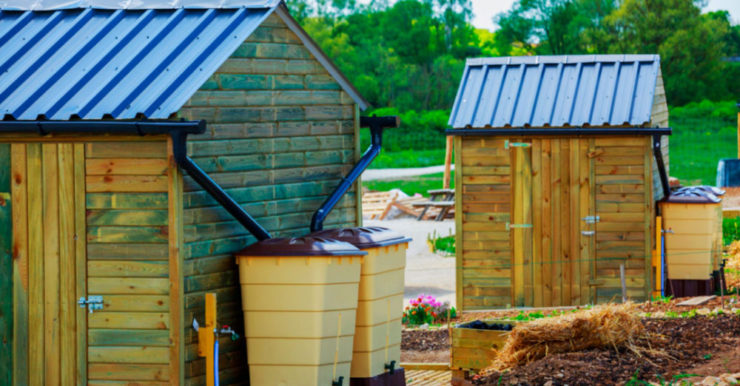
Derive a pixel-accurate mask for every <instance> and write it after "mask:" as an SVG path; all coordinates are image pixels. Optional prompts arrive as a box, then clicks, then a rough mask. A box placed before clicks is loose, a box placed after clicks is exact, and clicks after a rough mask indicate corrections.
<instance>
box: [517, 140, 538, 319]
mask: <svg viewBox="0 0 740 386" xmlns="http://www.w3.org/2000/svg"><path fill="white" fill-rule="evenodd" d="M519 149H520V150H521V153H522V156H521V157H522V162H523V165H522V179H523V180H522V186H523V187H524V190H523V197H522V225H524V226H528V228H519V230H520V232H521V233H522V251H523V254H524V261H523V267H522V268H523V269H524V275H525V276H524V304H525V305H527V306H531V305H532V304H533V303H534V296H533V295H534V286H535V283H533V281H532V280H533V279H534V270H535V269H536V268H535V267H534V265H533V264H532V257H533V252H534V251H533V248H532V247H533V240H532V233H533V231H534V229H533V228H532V225H533V221H532V148H531V147H525V148H519Z"/></svg>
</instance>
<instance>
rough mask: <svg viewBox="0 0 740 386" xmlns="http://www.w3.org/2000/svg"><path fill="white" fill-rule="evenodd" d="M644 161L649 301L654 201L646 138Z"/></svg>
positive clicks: (649, 146)
mask: <svg viewBox="0 0 740 386" xmlns="http://www.w3.org/2000/svg"><path fill="white" fill-rule="evenodd" d="M644 140H645V151H644V153H645V161H644V165H643V168H644V172H645V178H644V179H643V184H644V186H645V214H644V220H643V221H644V229H645V238H644V240H645V241H644V242H645V249H644V251H645V253H644V254H643V256H644V257H643V271H644V278H645V285H644V291H645V294H644V296H645V299H649V298H650V296H651V294H652V290H653V286H652V283H653V281H652V280H650V273H651V272H652V269H651V264H650V260H651V252H652V249H653V245H652V244H653V243H652V240H653V238H652V237H651V236H652V235H653V227H654V226H655V225H654V221H653V219H654V218H655V201H654V200H653V184H652V180H653V179H652V178H653V177H652V176H653V157H652V138H650V137H646V138H645V139H644ZM645 299H643V300H645Z"/></svg>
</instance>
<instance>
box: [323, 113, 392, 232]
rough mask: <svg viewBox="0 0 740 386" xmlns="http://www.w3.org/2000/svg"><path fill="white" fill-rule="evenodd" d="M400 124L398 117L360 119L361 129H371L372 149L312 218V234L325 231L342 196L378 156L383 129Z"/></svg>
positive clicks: (363, 156)
mask: <svg viewBox="0 0 740 386" xmlns="http://www.w3.org/2000/svg"><path fill="white" fill-rule="evenodd" d="M400 124H401V121H400V119H399V118H398V117H397V116H389V117H360V127H369V128H370V138H371V141H370V147H368V148H367V150H365V153H364V154H363V155H362V158H360V160H359V161H357V164H356V165H355V166H354V167H353V168H352V170H350V171H349V174H347V176H346V177H344V178H343V179H342V181H341V182H340V183H339V186H337V187H336V189H334V192H332V194H331V195H329V197H327V199H326V200H325V201H324V203H323V204H321V206H320V207H319V209H317V210H316V212H314V214H313V217H312V218H311V232H318V231H320V230H323V229H324V220H326V218H327V217H328V216H329V213H331V211H332V209H334V207H335V206H336V205H337V203H338V202H339V200H340V199H341V198H342V196H343V195H344V194H345V193H347V191H348V190H349V188H350V187H351V186H352V184H353V183H354V182H355V181H356V180H357V179H358V178H359V177H360V175H362V172H364V171H365V169H366V168H367V167H368V165H370V163H371V162H373V160H374V159H375V157H377V156H378V153H380V149H381V147H382V145H383V129H384V128H388V127H398V126H399V125H400Z"/></svg>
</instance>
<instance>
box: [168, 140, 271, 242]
mask: <svg viewBox="0 0 740 386" xmlns="http://www.w3.org/2000/svg"><path fill="white" fill-rule="evenodd" d="M171 135H172V153H173V155H174V157H175V162H176V163H177V165H178V166H180V167H181V168H182V169H184V170H185V171H187V172H188V174H189V175H190V177H192V178H193V180H195V182H197V183H198V185H200V186H201V187H202V188H203V189H205V191H206V192H208V194H210V195H211V197H213V199H214V200H216V201H218V203H219V204H221V206H222V207H223V208H224V209H226V211H228V212H229V213H230V214H231V215H232V216H234V218H235V219H236V221H239V223H240V224H242V226H244V228H246V229H247V230H248V231H249V233H251V234H252V235H254V237H256V238H257V240H260V241H262V240H267V239H270V238H272V236H271V235H270V233H268V232H267V230H265V228H263V227H262V226H261V225H260V224H259V223H258V222H257V221H256V220H255V219H254V218H252V216H250V215H249V213H247V212H246V211H245V210H244V208H242V207H241V205H239V203H237V202H236V201H235V200H234V199H233V198H231V196H229V194H228V193H226V191H224V190H223V189H222V188H221V187H220V186H219V185H218V184H217V183H216V182H215V181H213V179H212V178H211V177H209V176H208V174H206V172H205V171H203V169H201V168H200V166H198V164H196V163H195V161H193V159H192V158H190V157H188V154H187V136H188V133H187V132H185V131H181V130H179V131H173V132H172V133H171Z"/></svg>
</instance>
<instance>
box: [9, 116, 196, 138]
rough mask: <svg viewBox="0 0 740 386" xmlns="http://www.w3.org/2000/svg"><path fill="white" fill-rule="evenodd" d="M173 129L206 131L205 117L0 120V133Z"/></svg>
mask: <svg viewBox="0 0 740 386" xmlns="http://www.w3.org/2000/svg"><path fill="white" fill-rule="evenodd" d="M174 131H179V132H185V133H187V134H203V133H205V131H206V121H172V120H130V121H125V120H105V121H103V120H80V121H0V133H37V134H39V135H49V134H83V133H84V134H122V135H163V134H171V133H172V132H174Z"/></svg>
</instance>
